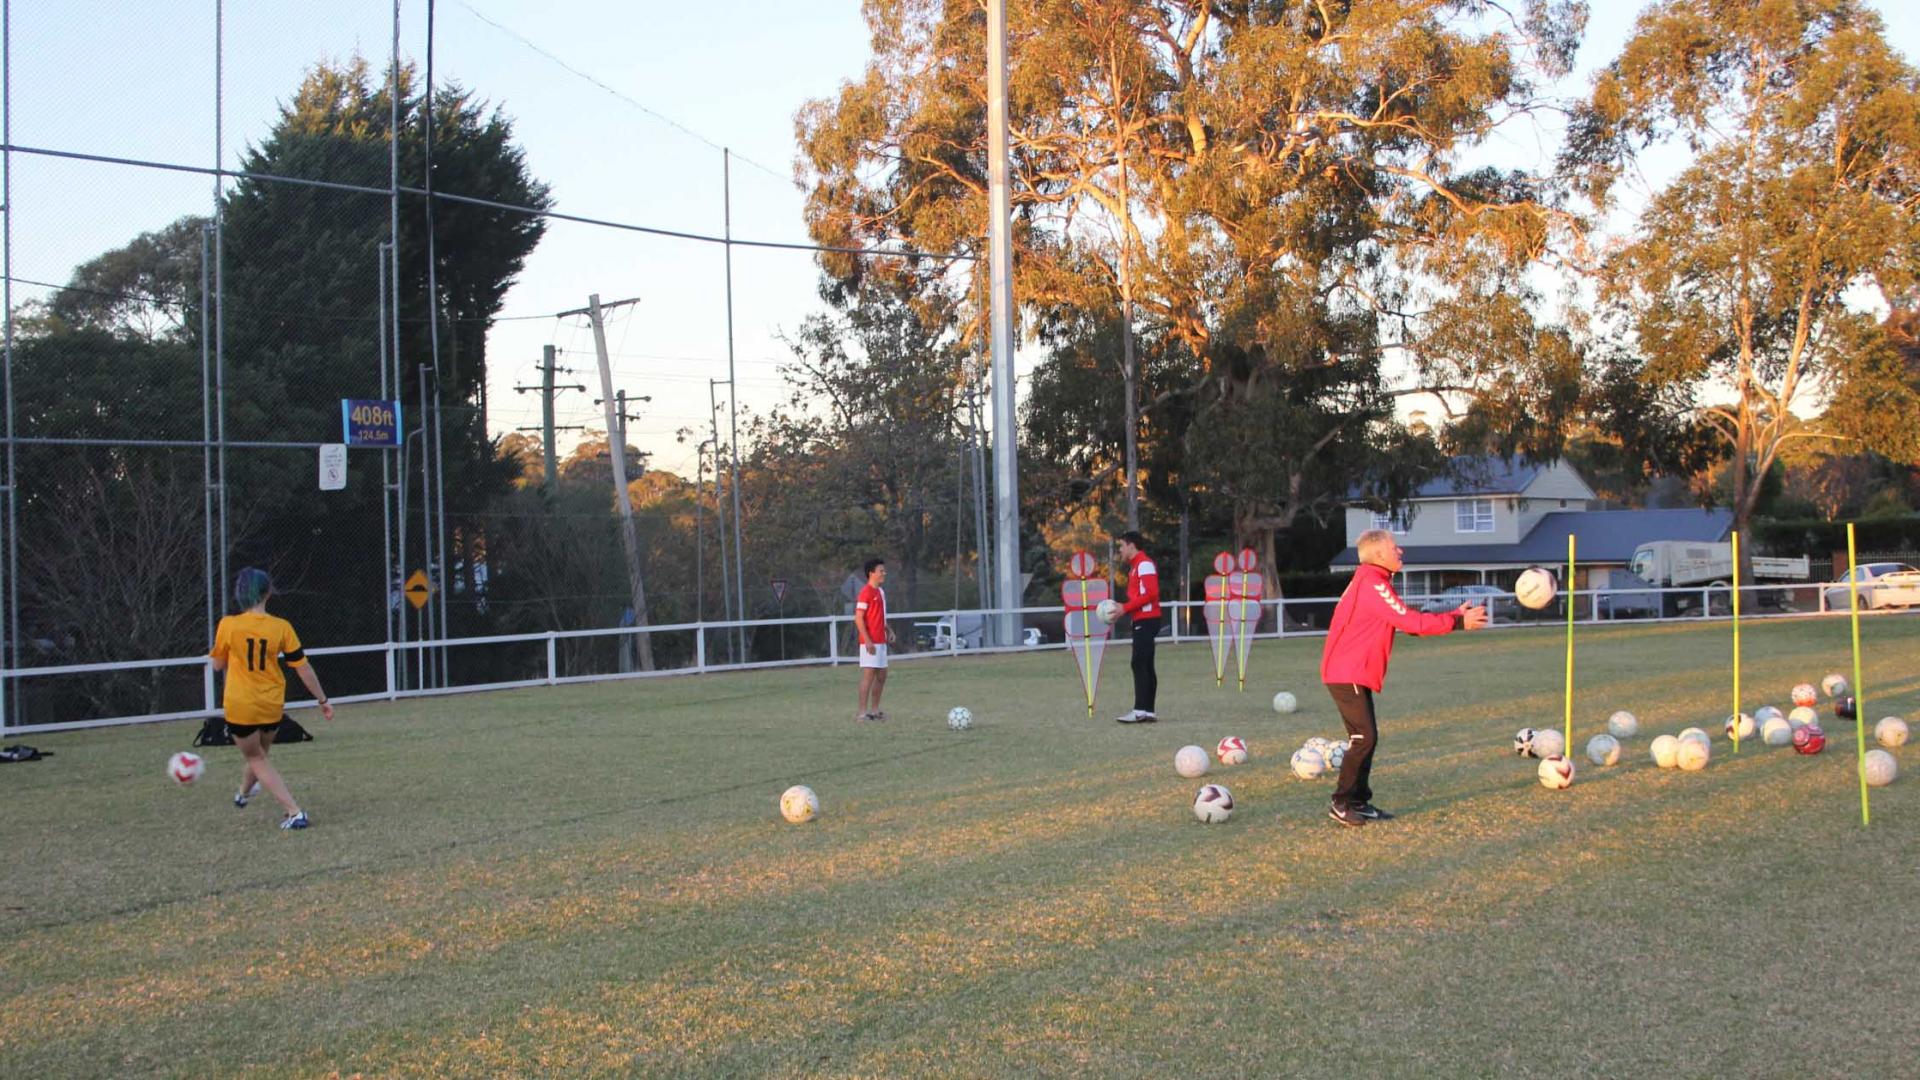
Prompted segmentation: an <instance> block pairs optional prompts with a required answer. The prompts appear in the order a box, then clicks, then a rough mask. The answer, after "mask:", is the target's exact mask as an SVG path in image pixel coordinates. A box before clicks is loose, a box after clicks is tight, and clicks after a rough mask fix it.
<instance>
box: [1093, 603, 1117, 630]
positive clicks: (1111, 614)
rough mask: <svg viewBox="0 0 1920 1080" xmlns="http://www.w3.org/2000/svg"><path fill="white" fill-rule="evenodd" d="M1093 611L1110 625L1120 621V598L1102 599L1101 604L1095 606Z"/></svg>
mask: <svg viewBox="0 0 1920 1080" xmlns="http://www.w3.org/2000/svg"><path fill="white" fill-rule="evenodd" d="M1093 611H1094V614H1096V615H1098V616H1100V621H1101V622H1103V623H1106V624H1107V625H1108V626H1112V625H1113V624H1114V623H1117V622H1119V621H1120V602H1119V601H1118V600H1102V601H1100V606H1099V607H1096V608H1094V609H1093Z"/></svg>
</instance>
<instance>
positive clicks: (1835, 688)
mask: <svg viewBox="0 0 1920 1080" xmlns="http://www.w3.org/2000/svg"><path fill="white" fill-rule="evenodd" d="M1820 692H1821V693H1823V694H1825V695H1827V696H1828V697H1830V698H1837V697H1839V696H1840V695H1841V694H1844V693H1846V692H1847V677H1846V676H1845V675H1840V674H1837V673H1836V674H1833V675H1829V676H1827V677H1826V678H1824V679H1821V680H1820Z"/></svg>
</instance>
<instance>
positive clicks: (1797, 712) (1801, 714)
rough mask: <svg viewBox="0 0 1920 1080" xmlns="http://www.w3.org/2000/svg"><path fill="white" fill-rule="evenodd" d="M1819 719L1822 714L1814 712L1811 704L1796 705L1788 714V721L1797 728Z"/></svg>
mask: <svg viewBox="0 0 1920 1080" xmlns="http://www.w3.org/2000/svg"><path fill="white" fill-rule="evenodd" d="M1819 719H1820V714H1819V713H1817V712H1814V711H1813V706H1811V705H1795V706H1794V707H1793V711H1792V712H1790V713H1788V714H1787V723H1789V724H1792V725H1793V726H1794V728H1795V729H1799V728H1803V727H1806V726H1807V725H1808V724H1811V723H1814V722H1815V721H1817V720H1819Z"/></svg>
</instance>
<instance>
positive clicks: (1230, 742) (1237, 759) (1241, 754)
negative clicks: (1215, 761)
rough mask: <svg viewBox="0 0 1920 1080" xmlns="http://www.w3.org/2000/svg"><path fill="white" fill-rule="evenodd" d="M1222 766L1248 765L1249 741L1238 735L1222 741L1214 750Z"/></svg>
mask: <svg viewBox="0 0 1920 1080" xmlns="http://www.w3.org/2000/svg"><path fill="white" fill-rule="evenodd" d="M1213 752H1214V754H1215V755H1216V756H1218V757H1219V758H1220V764H1222V765H1245V764H1246V763H1247V741H1246V740H1245V739H1242V738H1241V737H1240V736H1238V735H1229V736H1227V737H1226V738H1224V739H1221V740H1220V745H1218V746H1216V747H1214V748H1213Z"/></svg>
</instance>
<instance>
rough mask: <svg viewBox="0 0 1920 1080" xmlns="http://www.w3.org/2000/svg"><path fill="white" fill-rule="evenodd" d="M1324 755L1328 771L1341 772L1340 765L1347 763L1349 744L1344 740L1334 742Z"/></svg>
mask: <svg viewBox="0 0 1920 1080" xmlns="http://www.w3.org/2000/svg"><path fill="white" fill-rule="evenodd" d="M1322 756H1323V757H1325V758H1326V759H1327V771H1328V772H1339V771H1340V766H1341V765H1344V764H1346V760H1347V744H1346V743H1343V742H1337V743H1334V744H1333V745H1332V746H1329V747H1327V752H1326V753H1325V754H1324V755H1322Z"/></svg>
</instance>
